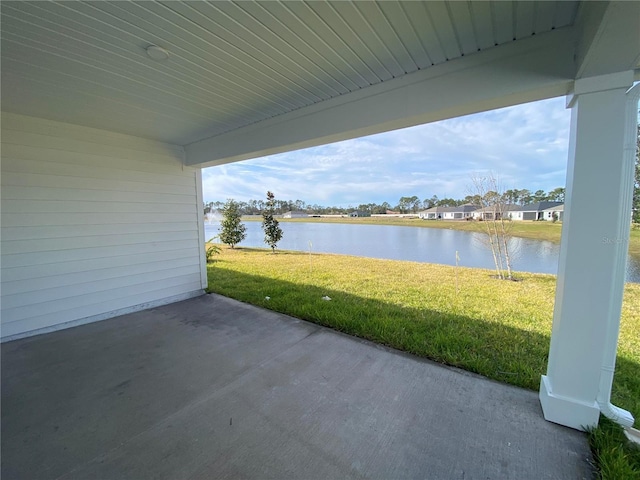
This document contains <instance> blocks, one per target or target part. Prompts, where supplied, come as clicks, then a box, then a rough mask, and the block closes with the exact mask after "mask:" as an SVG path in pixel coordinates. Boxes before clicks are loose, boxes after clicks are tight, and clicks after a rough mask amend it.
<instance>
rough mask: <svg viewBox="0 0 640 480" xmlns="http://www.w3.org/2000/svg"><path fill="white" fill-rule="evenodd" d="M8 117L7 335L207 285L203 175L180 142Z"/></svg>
mask: <svg viewBox="0 0 640 480" xmlns="http://www.w3.org/2000/svg"><path fill="white" fill-rule="evenodd" d="M2 119H3V124H2V138H1V140H2V163H1V168H2V176H1V183H2V192H1V198H2V205H1V207H2V229H1V233H2V237H1V240H2V249H1V253H2V263H1V268H0V280H1V287H2V290H1V292H2V304H1V307H2V319H1V322H2V335H3V337H6V336H10V335H17V334H21V333H26V332H29V331H31V330H34V329H39V328H45V327H54V328H55V327H56V325H58V324H68V323H69V322H76V321H82V320H83V319H98V318H107V317H109V316H112V315H113V314H114V313H113V312H119V311H123V309H127V308H133V307H135V308H138V306H140V305H143V304H146V303H149V302H156V303H157V302H158V301H160V302H161V301H163V299H164V298H166V299H175V298H182V297H183V296H184V295H191V294H194V293H196V292H198V291H200V290H201V289H202V285H203V281H204V279H203V273H202V272H203V269H204V268H205V267H204V258H203V246H202V239H201V225H200V224H199V222H201V221H202V214H201V212H200V209H201V208H202V205H201V201H200V200H199V196H198V195H199V194H198V190H197V184H196V182H197V181H199V178H200V176H199V173H198V171H197V170H196V169H192V168H184V166H183V164H182V158H183V152H182V149H181V148H178V147H175V146H172V145H162V144H160V143H158V142H153V141H148V140H140V139H136V138H135V137H126V136H121V135H117V134H111V133H109V132H104V135H103V136H100V135H99V133H100V132H99V131H97V130H92V129H85V128H84V127H75V126H72V125H66V124H60V123H57V122H49V121H45V120H41V119H29V118H28V117H22V116H14V115H3V117H2ZM5 121H6V122H7V123H8V124H7V123H4V122H5ZM85 133H86V135H83V134H85Z"/></svg>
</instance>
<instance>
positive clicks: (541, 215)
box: [511, 202, 563, 221]
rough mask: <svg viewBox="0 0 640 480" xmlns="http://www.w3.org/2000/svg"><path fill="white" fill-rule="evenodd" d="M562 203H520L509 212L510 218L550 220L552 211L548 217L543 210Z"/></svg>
mask: <svg viewBox="0 0 640 480" xmlns="http://www.w3.org/2000/svg"><path fill="white" fill-rule="evenodd" d="M560 205H563V203H562V202H536V203H530V204H528V205H522V206H520V207H519V208H518V209H517V210H514V211H513V212H511V219H512V220H533V221H535V220H551V218H552V216H553V213H550V214H549V216H548V218H547V216H546V214H545V213H546V212H545V210H548V209H552V208H557V207H559V206H560Z"/></svg>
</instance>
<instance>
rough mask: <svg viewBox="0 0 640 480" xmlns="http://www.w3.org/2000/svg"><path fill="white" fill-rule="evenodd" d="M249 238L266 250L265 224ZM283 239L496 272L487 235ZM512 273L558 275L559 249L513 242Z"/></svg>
mask: <svg viewBox="0 0 640 480" xmlns="http://www.w3.org/2000/svg"><path fill="white" fill-rule="evenodd" d="M244 224H245V225H246V227H247V238H246V239H245V240H244V241H243V242H242V243H241V244H240V246H244V247H259V248H265V247H266V245H265V243H264V232H263V231H262V228H261V224H260V222H244ZM218 228H219V225H218V224H216V223H213V224H208V225H205V237H206V239H207V240H208V239H210V238H212V237H214V236H215V235H217V234H218ZM280 228H282V230H283V232H284V235H283V238H282V240H281V241H280V242H279V243H278V248H281V249H283V250H299V251H305V252H307V251H311V252H320V253H338V254H343V255H357V256H361V257H372V258H387V259H391V260H409V261H414V262H425V263H439V264H444V265H455V264H456V252H458V258H459V265H460V266H464V267H474V268H494V266H493V258H492V256H491V251H490V250H489V248H488V247H487V246H486V245H485V244H484V243H483V235H482V234H480V233H473V232H462V231H458V230H449V229H440V228H421V227H404V226H403V227H400V226H392V225H349V224H342V223H312V222H309V223H306V222H300V223H298V222H296V223H293V222H291V223H289V222H282V223H280ZM510 247H511V251H512V252H513V255H512V256H513V262H512V263H513V269H514V270H515V271H521V272H532V273H553V274H556V273H557V272H558V253H559V250H560V245H558V244H555V243H552V242H547V241H541V240H532V239H525V238H512V239H511V244H510ZM627 281H628V282H635V283H639V282H640V261H639V259H635V258H633V257H629V259H628V262H627Z"/></svg>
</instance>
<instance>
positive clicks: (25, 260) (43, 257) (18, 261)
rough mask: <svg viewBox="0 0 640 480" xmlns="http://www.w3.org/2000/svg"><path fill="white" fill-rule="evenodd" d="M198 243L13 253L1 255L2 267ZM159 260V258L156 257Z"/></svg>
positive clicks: (190, 246) (166, 249)
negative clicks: (53, 252)
mask: <svg viewBox="0 0 640 480" xmlns="http://www.w3.org/2000/svg"><path fill="white" fill-rule="evenodd" d="M198 248H199V243H198V241H196V240H179V241H168V242H163V241H160V240H153V241H150V242H146V243H139V244H133V245H116V246H112V247H93V248H78V249H75V250H59V251H57V252H55V255H54V254H52V253H51V252H30V253H19V254H15V255H5V254H4V253H3V256H2V266H3V268H4V267H6V268H14V267H22V266H28V265H37V264H46V263H60V262H67V261H73V260H90V259H92V258H110V257H117V256H120V255H136V254H140V253H146V252H155V253H156V254H158V255H160V254H162V253H164V252H170V251H173V250H190V251H192V252H193V250H197V249H198ZM158 261H161V258H159V259H158Z"/></svg>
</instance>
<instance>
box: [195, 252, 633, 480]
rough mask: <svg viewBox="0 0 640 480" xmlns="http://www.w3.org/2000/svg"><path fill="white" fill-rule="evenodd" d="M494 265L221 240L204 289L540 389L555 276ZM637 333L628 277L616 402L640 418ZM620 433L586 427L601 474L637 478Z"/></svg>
mask: <svg viewBox="0 0 640 480" xmlns="http://www.w3.org/2000/svg"><path fill="white" fill-rule="evenodd" d="M492 273H493V272H492V271H489V270H482V269H473V268H463V267H452V266H447V265H435V264H426V263H419V262H407V261H396V260H381V259H371V258H362V257H353V256H347V255H334V254H310V253H305V252H292V251H279V252H278V253H276V254H272V253H271V252H270V250H268V249H255V248H251V249H248V248H241V247H236V248H235V249H230V248H227V247H224V248H223V250H222V253H221V254H220V255H218V256H217V257H216V261H215V262H214V263H212V264H210V265H209V268H208V279H209V288H208V291H210V292H215V293H219V294H221V295H225V296H228V297H230V298H234V299H236V300H240V301H243V302H246V303H250V304H253V305H257V306H260V307H264V308H268V309H271V310H274V311H277V312H280V313H284V314H287V315H291V316H293V317H297V318H301V319H303V320H307V321H311V322H314V323H318V324H321V325H324V326H327V327H330V328H333V329H335V330H338V331H341V332H344V333H347V334H351V335H354V336H357V337H361V338H365V339H367V340H370V341H373V342H376V343H380V344H383V345H387V346H389V347H392V348H396V349H398V350H402V351H406V352H408V353H412V354H415V355H418V356H422V357H426V358H429V359H431V360H434V361H436V362H439V363H443V364H447V365H452V366H456V367H459V368H462V369H465V370H468V371H471V372H474V373H478V374H480V375H483V376H485V377H488V378H491V379H494V380H498V381H501V382H504V383H508V384H512V385H516V386H519V387H524V388H528V389H531V390H537V389H538V386H539V382H540V375H542V374H544V373H545V371H546V364H547V358H548V351H549V340H550V334H551V323H552V317H553V302H554V298H555V283H556V278H555V276H554V275H547V274H530V273H519V274H518V277H519V279H520V281H518V282H508V281H501V280H496V279H492V278H491V277H490V276H491V274H492ZM267 297H269V298H268V299H267ZM323 297H325V298H326V297H329V298H331V300H326V299H323ZM638 332H640V285H638V284H627V285H626V288H625V302H624V305H623V313H622V321H621V333H620V341H619V350H618V362H617V367H616V374H615V379H614V388H613V398H612V401H613V403H614V404H616V405H618V406H620V407H622V408H625V409H627V410H629V411H631V412H632V413H633V414H634V416H635V417H636V418H640V338H639V337H640V335H638ZM636 424H637V423H636ZM620 434H621V431H620V429H619V428H617V426H613V427H611V428H608V424H607V422H602V426H601V427H599V428H598V429H596V430H594V431H593V432H591V434H590V441H591V445H592V448H593V449H594V458H595V459H596V461H597V462H598V465H600V472H601V474H602V477H603V478H636V477H634V476H637V478H640V449H635V448H634V447H633V446H630V445H627V444H626V442H624V441H621V438H623V437H620ZM614 472H615V473H614ZM618 474H619V475H621V476H616V475H618Z"/></svg>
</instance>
